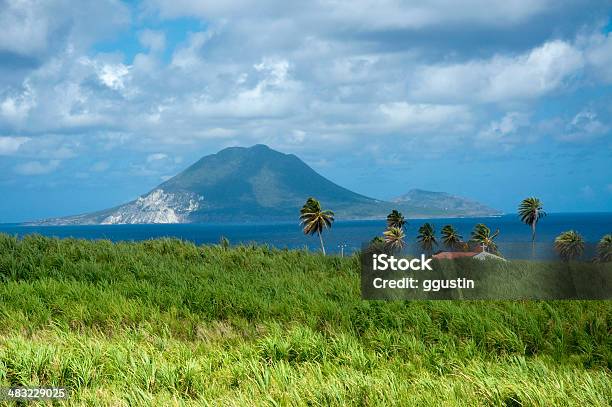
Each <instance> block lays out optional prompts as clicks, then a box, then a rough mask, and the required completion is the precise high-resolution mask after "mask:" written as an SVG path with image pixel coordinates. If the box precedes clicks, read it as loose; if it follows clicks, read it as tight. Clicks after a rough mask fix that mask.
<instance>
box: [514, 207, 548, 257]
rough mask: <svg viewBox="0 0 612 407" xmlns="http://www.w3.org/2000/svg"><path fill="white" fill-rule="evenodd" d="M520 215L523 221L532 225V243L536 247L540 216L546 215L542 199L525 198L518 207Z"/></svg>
mask: <svg viewBox="0 0 612 407" xmlns="http://www.w3.org/2000/svg"><path fill="white" fill-rule="evenodd" d="M518 215H519V217H520V218H521V222H523V223H524V224H526V225H529V226H531V245H532V247H534V248H535V238H536V225H537V224H538V221H539V220H540V218H543V217H544V216H546V212H544V211H543V210H542V201H540V200H539V199H538V198H535V197H530V198H525V199H523V201H522V202H521V204H520V205H519V207H518Z"/></svg>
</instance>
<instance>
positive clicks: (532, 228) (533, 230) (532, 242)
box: [531, 222, 536, 258]
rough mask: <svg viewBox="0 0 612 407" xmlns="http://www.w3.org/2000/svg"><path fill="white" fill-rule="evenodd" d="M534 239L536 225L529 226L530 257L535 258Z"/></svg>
mask: <svg viewBox="0 0 612 407" xmlns="http://www.w3.org/2000/svg"><path fill="white" fill-rule="evenodd" d="M535 238H536V224H535V222H533V223H532V224H531V257H532V258H534V257H535Z"/></svg>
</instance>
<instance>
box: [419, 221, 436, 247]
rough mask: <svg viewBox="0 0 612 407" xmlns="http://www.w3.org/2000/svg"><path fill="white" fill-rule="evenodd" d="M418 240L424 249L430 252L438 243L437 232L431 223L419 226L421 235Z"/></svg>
mask: <svg viewBox="0 0 612 407" xmlns="http://www.w3.org/2000/svg"><path fill="white" fill-rule="evenodd" d="M417 241H418V242H419V245H420V246H421V248H422V249H423V250H425V251H426V252H427V253H430V252H431V251H432V250H433V247H434V246H437V245H438V242H437V241H436V233H435V231H434V228H433V226H431V224H430V223H425V224H423V226H421V227H420V228H419V235H418V236H417Z"/></svg>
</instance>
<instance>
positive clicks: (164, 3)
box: [146, 0, 551, 29]
mask: <svg viewBox="0 0 612 407" xmlns="http://www.w3.org/2000/svg"><path fill="white" fill-rule="evenodd" d="M550 4H551V2H550V1H547V0H540V1H537V0H536V1H534V0H514V1H507V2H500V3H498V4H496V5H495V7H492V6H491V4H490V2H488V1H486V0H470V1H467V2H466V1H464V2H456V1H453V0H430V1H427V2H405V1H401V0H383V1H376V0H362V1H359V2H355V1H351V0H324V1H320V2H302V3H297V4H291V5H289V4H287V3H286V2H283V1H279V0H277V1H274V0H264V1H255V0H229V1H222V2H211V1H198V0H178V1H177V0H149V1H147V2H146V5H147V7H148V9H149V10H151V11H158V12H159V13H160V14H161V15H162V16H163V17H170V18H174V17H178V16H196V17H200V18H204V19H210V18H245V17H246V16H253V17H259V18H262V19H263V18H271V17H275V18H284V17H290V18H294V19H298V20H305V21H307V22H311V23H312V22H315V21H316V22H318V23H319V24H323V25H330V26H337V28H338V29H342V28H346V26H353V27H354V26H358V27H362V28H367V29H383V28H411V29H418V28H422V27H427V26H439V25H442V24H449V23H457V22H462V23H471V24H480V25H484V26H489V25H493V24H502V25H511V24H516V23H520V22H522V21H525V20H526V19H528V18H530V17H533V16H535V15H538V14H540V13H542V12H544V11H546V10H547V8H548V7H549V6H550Z"/></svg>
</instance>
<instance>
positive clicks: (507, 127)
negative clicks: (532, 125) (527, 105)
mask: <svg viewBox="0 0 612 407" xmlns="http://www.w3.org/2000/svg"><path fill="white" fill-rule="evenodd" d="M528 125H529V117H528V115H527V114H525V113H521V112H509V113H506V114H505V115H504V116H503V117H502V118H501V119H500V120H493V121H492V122H491V123H489V125H488V126H486V127H485V128H483V129H481V130H480V132H479V133H478V142H482V143H487V144H488V143H494V144H496V145H499V144H504V145H515V144H518V143H520V142H521V141H522V140H524V139H525V137H524V136H523V135H520V134H519V130H520V129H524V128H525V127H527V126H528Z"/></svg>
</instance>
